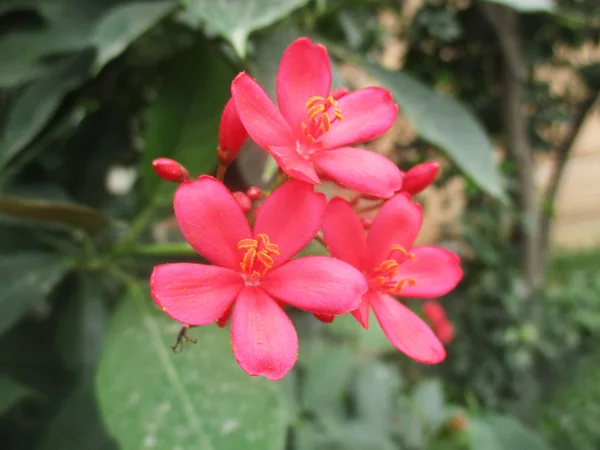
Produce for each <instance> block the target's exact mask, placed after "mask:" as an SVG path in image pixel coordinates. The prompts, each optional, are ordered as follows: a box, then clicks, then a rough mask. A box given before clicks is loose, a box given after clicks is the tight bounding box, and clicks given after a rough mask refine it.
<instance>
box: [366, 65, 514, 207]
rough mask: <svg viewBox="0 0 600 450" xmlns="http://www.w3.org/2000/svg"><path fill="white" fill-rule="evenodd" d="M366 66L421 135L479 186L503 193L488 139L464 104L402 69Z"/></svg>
mask: <svg viewBox="0 0 600 450" xmlns="http://www.w3.org/2000/svg"><path fill="white" fill-rule="evenodd" d="M366 69H367V70H368V71H369V72H370V73H371V74H372V75H373V76H374V77H375V78H377V79H378V80H379V81H381V83H382V84H383V85H384V86H385V87H386V88H388V89H389V90H390V91H391V92H392V95H393V96H394V99H395V100H396V101H397V102H398V104H399V105H400V107H401V108H402V112H403V113H404V114H406V115H407V116H408V117H409V118H410V119H411V120H412V122H413V124H414V126H415V129H416V131H417V133H418V134H419V135H420V136H421V137H422V138H423V139H425V140H426V141H428V142H430V143H431V144H434V145H436V146H439V147H440V148H441V149H442V150H443V151H444V152H446V154H447V155H448V156H449V157H450V158H451V159H452V160H453V161H454V162H455V163H456V164H457V165H458V167H459V168H461V169H462V170H463V171H464V172H465V174H466V175H467V176H469V177H470V178H471V179H472V180H473V181H474V182H475V183H477V184H478V185H479V186H480V187H481V188H482V189H484V190H486V191H487V192H488V193H490V194H491V195H493V196H495V197H498V198H503V197H504V191H503V187H502V181H501V179H500V175H499V173H498V168H497V166H496V163H495V162H494V158H493V153H494V149H493V147H492V143H491V142H490V140H489V138H488V136H487V135H486V133H485V130H484V129H483V127H482V126H481V124H480V123H479V121H478V120H477V119H476V118H475V116H474V115H473V114H472V113H471V112H470V111H469V110H468V109H467V108H465V107H464V106H463V105H462V104H460V103H459V102H457V101H456V100H454V99H452V98H449V97H446V96H444V95H442V94H439V93H437V92H435V91H433V90H431V89H430V88H428V87H427V86H425V85H423V84H422V83H421V82H419V81H417V80H415V79H414V78H412V77H411V76H409V75H407V74H405V73H402V72H390V71H387V70H383V69H381V68H379V67H376V66H374V65H367V66H366Z"/></svg>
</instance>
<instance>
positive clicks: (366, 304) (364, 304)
mask: <svg viewBox="0 0 600 450" xmlns="http://www.w3.org/2000/svg"><path fill="white" fill-rule="evenodd" d="M373 295H379V294H377V293H375V292H373V291H371V290H370V289H369V290H368V291H367V293H366V294H365V295H363V296H362V299H361V301H360V306H359V307H358V309H355V310H354V311H352V315H353V316H354V318H355V319H356V320H358V323H360V324H361V325H362V327H363V328H364V329H365V330H368V329H369V313H370V312H371V300H370V299H371V296H373Z"/></svg>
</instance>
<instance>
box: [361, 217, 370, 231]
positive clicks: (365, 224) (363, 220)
mask: <svg viewBox="0 0 600 450" xmlns="http://www.w3.org/2000/svg"><path fill="white" fill-rule="evenodd" d="M360 223H361V224H362V226H363V228H364V229H365V230H370V229H371V227H372V226H373V221H372V220H371V219H367V218H366V217H361V218H360Z"/></svg>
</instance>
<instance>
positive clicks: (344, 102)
mask: <svg viewBox="0 0 600 450" xmlns="http://www.w3.org/2000/svg"><path fill="white" fill-rule="evenodd" d="M336 108H337V109H339V110H341V111H342V116H343V117H344V119H343V120H340V121H335V122H333V124H332V125H331V129H330V130H329V131H328V132H327V133H325V134H324V135H323V136H322V137H321V138H319V139H318V140H317V142H319V143H321V144H322V145H323V148H338V147H345V146H347V145H350V144H357V143H359V142H367V141H371V140H373V139H375V138H378V137H379V136H381V135H382V134H384V133H385V132H386V131H387V130H389V129H390V128H391V126H392V125H393V124H394V121H395V120H396V115H397V114H398V105H396V104H395V103H394V100H393V99H392V94H390V91H388V90H387V89H383V88H378V87H370V88H364V89H359V90H358V91H354V92H351V93H350V94H348V95H344V96H343V97H341V98H340V99H339V101H338V104H337V106H336Z"/></svg>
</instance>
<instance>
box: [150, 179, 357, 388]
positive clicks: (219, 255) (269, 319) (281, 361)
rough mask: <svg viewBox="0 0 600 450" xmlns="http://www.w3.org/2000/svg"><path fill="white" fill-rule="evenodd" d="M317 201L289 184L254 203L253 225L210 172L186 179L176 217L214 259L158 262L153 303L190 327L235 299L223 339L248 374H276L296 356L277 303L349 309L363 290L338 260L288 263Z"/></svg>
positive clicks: (320, 210) (312, 224)
mask: <svg viewBox="0 0 600 450" xmlns="http://www.w3.org/2000/svg"><path fill="white" fill-rule="evenodd" d="M325 208H326V200H325V197H324V196H323V195H322V194H318V193H315V192H314V191H313V188H312V186H310V185H308V184H306V183H303V182H300V181H290V182H287V183H285V184H284V185H283V186H281V187H280V188H279V189H277V190H276V191H275V192H274V193H273V194H271V195H270V196H269V197H268V198H267V199H266V200H265V201H264V203H263V204H262V205H261V206H260V207H259V208H258V210H257V212H256V216H255V218H256V220H255V224H254V230H251V229H250V225H249V224H248V220H247V218H246V216H245V215H244V213H243V212H242V210H241V209H240V207H239V206H238V203H237V202H236V200H235V199H234V198H233V196H232V195H231V193H230V192H229V191H228V190H227V188H226V187H225V186H224V185H223V184H222V183H220V182H219V181H217V180H215V179H214V178H212V177H209V176H202V177H200V178H199V179H198V180H197V181H193V182H192V181H188V182H184V183H183V184H181V185H180V186H179V188H178V189H177V192H176V193H175V200H174V209H175V217H176V219H177V222H178V223H179V227H180V228H181V231H182V233H183V235H184V236H185V238H186V239H187V241H188V242H189V243H190V245H191V246H192V247H193V248H194V249H195V250H196V251H198V252H199V253H200V254H201V255H202V256H204V257H205V258H206V259H207V260H209V261H210V262H212V263H213V264H214V266H211V265H204V264H190V263H180V264H164V265H160V266H156V267H155V268H154V271H153V272H152V277H151V279H150V289H151V291H152V297H153V298H154V301H155V302H156V304H157V305H158V306H160V307H161V309H162V310H163V311H165V312H166V313H167V314H168V315H169V316H171V317H172V318H173V319H175V320H178V321H179V322H182V323H184V324H190V325H207V324H210V323H213V322H216V321H220V323H221V324H223V323H225V322H226V320H227V318H226V316H227V315H228V314H229V312H230V311H229V309H230V307H231V306H232V305H233V304H234V303H235V306H234V308H233V313H231V314H232V317H231V345H232V349H233V352H234V354H235V357H236V360H237V362H238V363H239V365H240V366H241V367H242V368H243V369H244V370H245V371H246V372H247V373H249V374H250V375H264V376H265V377H267V378H269V379H271V380H278V379H280V378H282V377H283V376H284V375H285V374H286V373H287V372H288V371H289V370H290V369H291V368H292V366H293V365H294V364H295V362H296V357H297V351H298V336H297V335H296V330H295V329H294V326H293V325H292V322H291V321H290V319H289V318H288V317H287V315H286V314H285V313H284V312H283V310H282V309H281V307H280V306H279V304H278V302H282V303H285V304H290V305H293V306H296V307H298V308H300V309H304V310H307V311H311V312H313V313H317V314H326V315H331V314H343V313H346V312H349V311H351V310H353V309H356V307H357V306H358V304H359V302H360V296H361V295H362V294H364V293H365V292H366V290H367V286H366V283H365V280H364V278H363V276H362V275H361V274H360V273H359V272H358V271H357V270H356V269H355V268H353V267H352V266H350V265H349V264H346V263H344V262H342V261H338V260H336V259H333V258H328V257H319V256H309V257H304V258H298V259H294V260H291V261H290V258H291V257H292V256H294V255H295V254H296V253H298V252H299V251H300V250H301V249H302V248H304V247H305V246H306V245H307V244H308V243H309V242H310V241H311V239H312V238H313V237H314V236H315V233H316V232H317V230H318V229H319V227H320V226H321V223H322V221H323V215H324V212H325ZM221 319H222V320H221Z"/></svg>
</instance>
